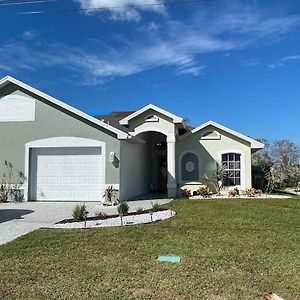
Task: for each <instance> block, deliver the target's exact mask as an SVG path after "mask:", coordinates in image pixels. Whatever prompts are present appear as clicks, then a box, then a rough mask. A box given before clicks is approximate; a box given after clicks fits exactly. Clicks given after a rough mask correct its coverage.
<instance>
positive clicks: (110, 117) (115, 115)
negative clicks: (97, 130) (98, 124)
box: [94, 111, 134, 133]
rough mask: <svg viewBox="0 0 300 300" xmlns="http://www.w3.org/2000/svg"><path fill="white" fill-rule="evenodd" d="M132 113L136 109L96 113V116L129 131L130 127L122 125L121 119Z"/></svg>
mask: <svg viewBox="0 0 300 300" xmlns="http://www.w3.org/2000/svg"><path fill="white" fill-rule="evenodd" d="M132 113H134V111H114V112H112V113H111V114H107V115H96V116H94V117H95V118H96V119H98V120H100V121H103V122H105V123H107V124H109V125H111V126H114V127H116V128H118V129H120V130H122V131H124V132H126V133H127V132H128V128H127V127H125V126H123V125H121V124H120V120H122V119H123V118H125V117H127V116H129V115H131V114H132Z"/></svg>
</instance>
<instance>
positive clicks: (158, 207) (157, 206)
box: [151, 202, 161, 211]
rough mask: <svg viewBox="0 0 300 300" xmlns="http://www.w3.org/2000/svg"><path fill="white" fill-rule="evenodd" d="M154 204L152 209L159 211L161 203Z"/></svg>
mask: <svg viewBox="0 0 300 300" xmlns="http://www.w3.org/2000/svg"><path fill="white" fill-rule="evenodd" d="M151 204H152V211H159V210H160V209H161V205H159V203H157V202H155V203H151Z"/></svg>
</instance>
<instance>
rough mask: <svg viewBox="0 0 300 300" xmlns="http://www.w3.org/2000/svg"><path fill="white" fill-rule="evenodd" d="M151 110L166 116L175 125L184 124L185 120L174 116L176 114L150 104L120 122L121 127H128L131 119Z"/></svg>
mask: <svg viewBox="0 0 300 300" xmlns="http://www.w3.org/2000/svg"><path fill="white" fill-rule="evenodd" d="M150 109H152V110H154V111H156V112H158V113H161V114H162V115H165V116H167V117H169V118H170V119H172V121H173V123H175V124H176V123H183V122H184V120H183V118H181V117H178V116H176V115H174V114H172V113H170V112H168V111H166V110H164V109H162V108H160V107H158V106H156V105H154V104H152V103H150V104H148V105H146V106H144V107H142V108H141V109H139V110H137V111H136V112H134V113H132V114H130V115H129V116H127V117H125V118H123V119H122V120H120V124H121V125H128V122H129V121H130V120H131V119H133V118H135V117H137V116H138V115H140V114H142V113H144V112H145V111H147V110H150Z"/></svg>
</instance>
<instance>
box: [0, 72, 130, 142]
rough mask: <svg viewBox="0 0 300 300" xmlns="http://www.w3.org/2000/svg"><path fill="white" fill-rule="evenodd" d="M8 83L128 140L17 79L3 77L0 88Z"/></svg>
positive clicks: (116, 131) (123, 135)
mask: <svg viewBox="0 0 300 300" xmlns="http://www.w3.org/2000/svg"><path fill="white" fill-rule="evenodd" d="M9 83H13V84H15V85H17V86H20V87H21V88H23V89H25V90H27V91H29V92H31V93H33V94H35V95H37V96H39V97H41V98H44V99H46V100H47V101H49V102H51V103H53V104H55V105H57V106H59V107H62V108H64V109H66V110H68V111H69V112H71V113H73V114H76V115H78V116H80V117H81V118H83V119H86V120H88V121H90V122H91V123H94V124H96V125H98V126H100V127H102V128H104V129H106V130H108V131H110V132H112V133H114V134H116V136H117V138H118V139H127V138H128V134H127V133H125V132H123V131H121V130H119V129H117V128H115V127H113V126H111V125H108V124H106V123H104V122H103V121H100V120H98V119H96V118H94V117H92V116H90V115H88V114H86V113H84V112H82V111H80V110H79V109H77V108H75V107H72V106H71V105H69V104H66V103H64V102H62V101H60V100H58V99H56V98H54V97H52V96H49V95H47V94H46V93H44V92H42V91H40V90H38V89H36V88H34V87H31V86H30V85H28V84H26V83H24V82H22V81H19V80H18V79H15V78H13V77H11V76H5V77H4V78H2V79H0V87H2V86H5V85H7V84H9Z"/></svg>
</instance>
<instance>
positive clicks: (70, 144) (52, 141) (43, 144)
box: [24, 137, 109, 201]
mask: <svg viewBox="0 0 300 300" xmlns="http://www.w3.org/2000/svg"><path fill="white" fill-rule="evenodd" d="M75 147H80V148H81V147H96V148H97V147H99V148H101V153H102V155H103V168H102V170H103V174H102V175H103V178H104V181H105V179H106V177H105V174H106V153H105V142H102V141H98V140H92V139H85V138H79V137H52V138H46V139H40V140H34V141H31V142H29V143H26V144H25V166H24V171H25V172H24V175H25V177H26V179H27V182H26V184H24V200H25V201H28V196H29V185H30V183H29V182H28V179H29V169H30V149H33V148H75ZM107 185H109V184H107Z"/></svg>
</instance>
